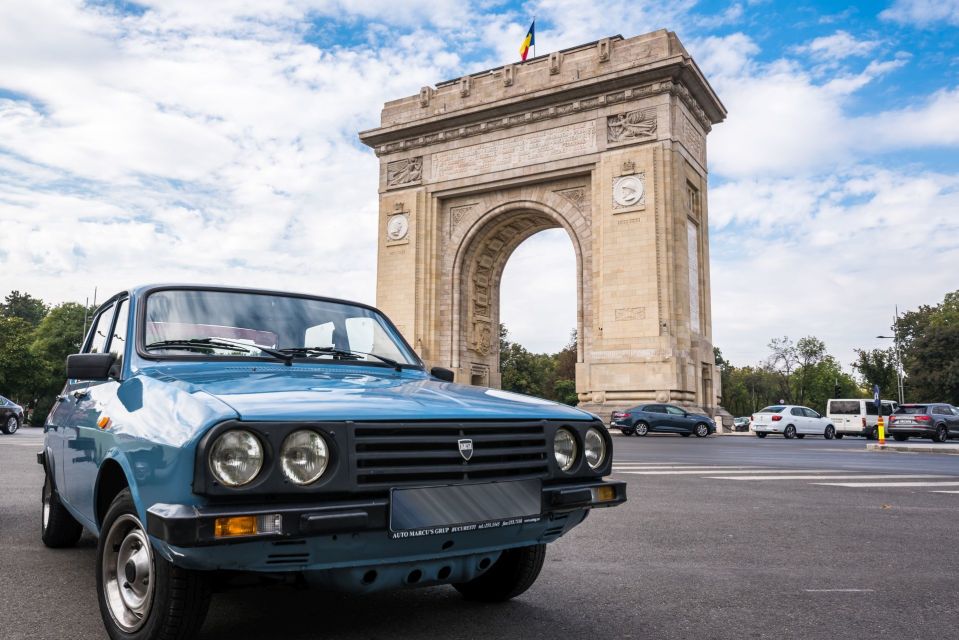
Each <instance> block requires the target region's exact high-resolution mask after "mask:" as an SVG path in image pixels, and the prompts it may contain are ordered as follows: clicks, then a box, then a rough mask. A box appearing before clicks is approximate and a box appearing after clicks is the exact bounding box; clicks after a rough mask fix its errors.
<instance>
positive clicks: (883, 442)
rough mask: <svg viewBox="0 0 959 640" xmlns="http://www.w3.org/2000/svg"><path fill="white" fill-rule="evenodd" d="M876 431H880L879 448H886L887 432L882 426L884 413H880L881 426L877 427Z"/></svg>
mask: <svg viewBox="0 0 959 640" xmlns="http://www.w3.org/2000/svg"><path fill="white" fill-rule="evenodd" d="M876 429H877V430H878V431H879V446H880V447H884V446H886V430H885V428H883V424H882V412H880V413H879V424H877V425H876Z"/></svg>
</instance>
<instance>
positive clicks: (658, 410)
mask: <svg viewBox="0 0 959 640" xmlns="http://www.w3.org/2000/svg"><path fill="white" fill-rule="evenodd" d="M643 413H644V415H643V419H644V420H646V421H647V422H648V423H649V429H650V431H671V430H672V429H671V428H670V426H669V414H667V413H666V407H664V406H663V405H661V404H648V405H646V407H645V409H643Z"/></svg>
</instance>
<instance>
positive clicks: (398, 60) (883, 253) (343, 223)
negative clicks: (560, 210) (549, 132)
mask: <svg viewBox="0 0 959 640" xmlns="http://www.w3.org/2000/svg"><path fill="white" fill-rule="evenodd" d="M532 15H536V16H537V36H536V41H537V54H540V55H542V54H545V53H548V52H549V51H552V50H557V49H561V48H565V47H569V46H574V45H576V44H579V43H582V42H588V41H592V40H595V39H597V38H600V37H603V36H608V35H613V34H617V33H618V34H622V35H624V36H626V37H630V36H634V35H638V34H641V33H645V32H648V31H651V30H654V29H658V28H668V29H672V30H675V31H676V32H677V33H678V34H679V36H680V38H681V39H682V41H683V42H684V44H685V45H686V47H687V48H688V49H689V50H690V51H691V53H692V54H693V55H694V57H695V58H696V60H697V62H698V63H699V65H700V66H701V67H702V69H703V70H704V72H705V73H706V75H707V77H708V78H709V80H710V82H711V83H712V84H713V85H714V87H715V88H716V90H717V92H718V93H719V95H720V97H721V98H722V99H723V101H724V103H725V104H726V106H727V108H728V109H729V119H728V120H727V121H726V122H725V123H723V124H721V125H718V126H717V127H715V128H714V130H713V133H712V134H710V137H709V141H708V145H709V164H710V193H709V203H710V205H709V206H710V233H711V243H712V263H711V269H712V289H713V291H712V304H713V331H714V342H715V343H716V344H717V345H718V346H720V347H721V348H722V349H723V351H724V352H725V353H726V355H727V357H729V358H730V359H731V360H732V361H733V362H735V363H737V364H754V363H756V362H757V361H758V360H760V359H761V358H763V357H764V356H765V354H766V347H765V345H766V343H767V342H768V339H769V338H771V337H774V336H780V335H784V334H786V335H789V336H791V337H793V338H799V337H801V336H803V335H808V334H812V335H817V336H819V337H821V338H823V339H824V340H825V341H826V343H827V345H828V346H829V348H830V350H831V351H832V352H833V353H835V354H836V355H837V356H839V357H840V359H841V360H842V361H843V362H848V361H849V360H851V358H852V350H853V348H855V347H859V346H863V347H872V346H877V345H878V341H877V340H875V339H873V336H875V335H877V334H879V333H883V332H885V331H886V329H887V327H888V324H889V319H890V317H891V315H892V310H893V305H895V304H899V305H900V307H901V308H910V307H915V306H917V305H919V304H924V303H935V302H937V301H938V300H940V299H941V298H942V296H943V294H944V293H945V292H947V291H950V290H954V289H956V288H959V277H957V276H956V273H957V272H959V243H957V242H956V238H957V237H959V153H957V151H959V55H957V46H959V45H957V41H959V38H957V35H959V0H940V1H935V2H934V1H931V0H883V1H880V2H875V1H874V2H859V3H844V2H818V3H799V4H797V3H795V2H785V1H778V0H777V1H774V0H768V1H764V0H752V1H742V2H720V1H703V2H696V1H695V0H674V1H670V2H658V3H657V2H642V3H638V2H635V1H633V0H542V1H533V2H524V3H519V2H514V3H509V2H496V1H494V0H476V1H473V2H470V1H460V0H407V1H403V0H389V1H387V0H368V1H365V2H362V1H358V2H350V1H347V0H276V1H274V2H269V3H264V2H255V1H254V0H207V1H205V2H196V1H195V0H166V1H164V2H160V1H155V2H154V1H144V2H109V1H98V2H78V1H68V0H61V1H54V0H13V1H12V2H7V3H5V9H4V11H3V12H2V14H0V226H2V230H3V232H2V233H0V294H4V293H5V292H6V291H9V290H11V289H20V290H26V291H29V292H31V293H33V294H34V295H39V296H42V297H44V298H45V299H47V300H49V301H51V302H59V301H63V300H82V299H83V298H84V297H86V296H87V295H90V293H91V291H92V288H93V286H94V285H96V286H98V287H99V288H100V291H102V292H112V291H114V290H118V289H120V288H122V287H124V286H127V285H129V284H133V283H136V282H142V281H157V280H187V281H201V282H223V283H231V284H253V285H260V286H270V287H276V288H291V289H297V290H305V291H311V292H319V293H326V294H331V295H337V296H342V297H348V298H354V299H359V300H363V301H367V302H373V301H374V290H375V287H374V283H375V246H376V229H375V224H376V206H377V205H376V176H377V163H376V159H375V157H374V156H373V155H372V153H371V152H370V151H369V150H367V149H366V148H365V147H363V146H362V145H360V144H359V143H358V140H357V137H356V132H357V131H358V130H362V129H367V128H371V127H373V126H376V124H377V122H378V117H379V110H380V107H381V105H382V103H383V102H384V101H385V100H388V99H392V98H396V97H400V96H405V95H411V94H414V93H416V92H417V91H418V90H419V88H420V87H421V86H423V85H427V84H435V83H436V82H438V81H441V80H446V79H450V78H455V77H458V76H460V75H463V74H465V73H468V72H471V71H476V70H480V69H485V68H490V67H495V66H498V65H502V64H504V63H508V62H515V61H516V59H517V58H518V52H517V49H518V46H519V43H520V40H521V39H522V37H523V35H525V33H526V29H527V27H528V26H529V20H530V17H531V16H532ZM572 261H573V258H572V249H571V247H570V244H569V241H568V239H567V238H565V237H564V236H562V234H561V233H560V232H555V231H554V232H544V234H541V235H539V236H536V237H534V238H533V239H531V240H530V241H528V242H527V243H525V244H524V245H523V246H521V247H520V249H519V250H518V251H517V253H516V254H515V255H514V257H513V258H512V259H511V261H510V263H509V265H508V266H507V272H506V275H505V277H504V291H503V315H504V319H505V321H506V322H507V323H508V325H509V326H510V328H511V330H512V332H513V336H514V338H515V339H517V340H519V341H520V342H523V343H524V344H527V345H528V346H529V347H530V348H532V349H533V350H537V351H544V350H555V349H557V348H559V347H560V346H562V344H564V343H565V341H566V339H567V337H568V333H569V329H570V328H571V327H572V326H573V324H574V310H575V293H574V284H573V275H572V273H573V262H572ZM544 309H547V310H548V311H546V312H544V311H543V310H544Z"/></svg>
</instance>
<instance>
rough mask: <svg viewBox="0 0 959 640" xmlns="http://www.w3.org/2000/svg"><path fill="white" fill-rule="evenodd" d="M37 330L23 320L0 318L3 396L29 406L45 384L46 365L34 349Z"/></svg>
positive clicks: (0, 374) (0, 371)
mask: <svg viewBox="0 0 959 640" xmlns="http://www.w3.org/2000/svg"><path fill="white" fill-rule="evenodd" d="M32 333H33V327H31V326H30V323H29V322H28V321H27V320H25V319H23V318H19V317H0V394H3V395H5V396H7V397H9V398H10V399H12V400H15V401H17V402H19V403H21V404H24V405H26V404H28V403H29V402H30V400H31V399H32V398H33V393H34V390H35V389H36V388H37V386H38V384H39V383H40V381H41V370H42V368H43V365H42V362H41V361H40V359H39V358H38V357H36V356H35V355H34V354H33V352H32V351H31V349H30V345H31V341H32Z"/></svg>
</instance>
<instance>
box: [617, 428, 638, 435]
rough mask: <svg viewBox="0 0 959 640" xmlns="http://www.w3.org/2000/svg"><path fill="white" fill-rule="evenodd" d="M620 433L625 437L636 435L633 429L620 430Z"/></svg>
mask: <svg viewBox="0 0 959 640" xmlns="http://www.w3.org/2000/svg"><path fill="white" fill-rule="evenodd" d="M619 432H620V433H622V434H623V435H624V436H634V435H636V431H635V430H633V429H620V430H619Z"/></svg>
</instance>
